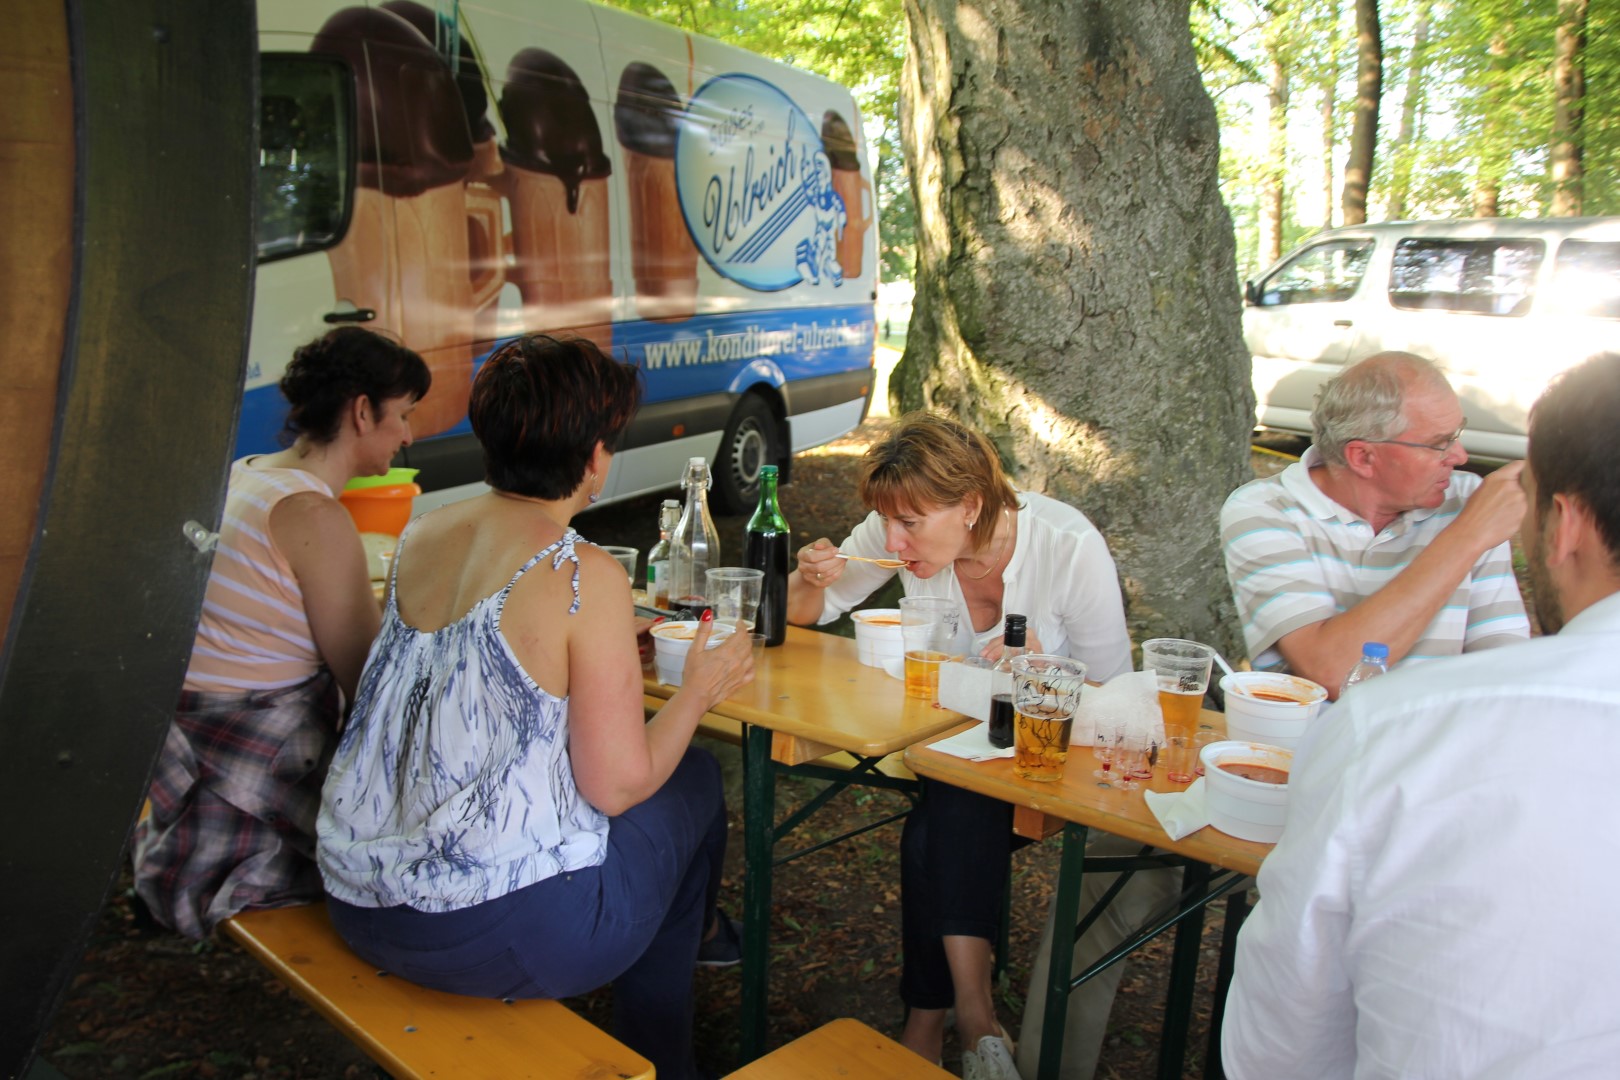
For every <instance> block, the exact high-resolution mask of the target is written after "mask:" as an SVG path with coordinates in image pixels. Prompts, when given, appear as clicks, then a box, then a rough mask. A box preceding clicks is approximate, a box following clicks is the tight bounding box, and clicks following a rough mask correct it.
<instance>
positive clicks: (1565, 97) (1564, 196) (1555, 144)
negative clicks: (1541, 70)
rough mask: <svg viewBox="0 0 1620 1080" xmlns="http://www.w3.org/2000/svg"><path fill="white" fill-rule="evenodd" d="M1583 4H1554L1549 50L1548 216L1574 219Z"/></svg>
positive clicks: (1578, 188) (1576, 0)
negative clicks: (1555, 23)
mask: <svg viewBox="0 0 1620 1080" xmlns="http://www.w3.org/2000/svg"><path fill="white" fill-rule="evenodd" d="M1586 7H1587V0H1558V31H1557V34H1556V35H1555V39H1554V40H1555V45H1554V47H1553V88H1554V95H1555V96H1554V98H1553V139H1552V150H1551V154H1550V155H1549V156H1550V157H1551V158H1552V180H1553V196H1552V213H1553V216H1554V217H1575V216H1577V215H1579V214H1580V213H1581V208H1582V205H1583V203H1584V199H1583V197H1582V189H1583V187H1584V184H1583V182H1582V180H1583V175H1584V174H1583V170H1582V166H1581V157H1582V151H1583V149H1584V146H1583V140H1582V138H1581V121H1582V118H1583V116H1584V114H1585V98H1586V64H1585V57H1584V55H1583V54H1584V53H1585V50H1586Z"/></svg>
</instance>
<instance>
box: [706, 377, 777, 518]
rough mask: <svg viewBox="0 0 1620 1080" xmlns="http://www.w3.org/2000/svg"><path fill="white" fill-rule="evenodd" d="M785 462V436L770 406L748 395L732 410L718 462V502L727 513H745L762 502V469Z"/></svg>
mask: <svg viewBox="0 0 1620 1080" xmlns="http://www.w3.org/2000/svg"><path fill="white" fill-rule="evenodd" d="M781 459H782V435H781V432H780V431H779V430H778V428H777V425H776V418H775V417H774V416H772V415H771V410H770V406H768V405H766V404H765V402H763V401H761V400H760V399H759V397H758V396H757V395H755V394H745V395H743V398H742V400H741V401H739V402H737V407H736V408H735V409H734V410H732V413H731V420H730V421H729V422H728V423H727V424H726V433H725V436H724V437H723V438H722V439H721V440H720V456H719V460H718V461H717V462H716V463H715V471H714V491H715V502H716V503H717V504H718V507H719V510H720V512H721V513H723V514H745V513H747V512H748V511H750V510H752V509H753V508H754V507H755V505H756V504H758V502H759V470H760V468H761V467H762V466H765V465H775V464H777V463H778V462H779V461H781Z"/></svg>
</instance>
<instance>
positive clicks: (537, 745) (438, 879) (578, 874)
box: [317, 335, 753, 1077]
mask: <svg viewBox="0 0 1620 1080" xmlns="http://www.w3.org/2000/svg"><path fill="white" fill-rule="evenodd" d="M639 398H640V384H639V383H638V381H637V372H636V370H635V369H634V368H632V367H630V366H629V365H626V364H620V363H617V362H615V361H613V360H611V359H609V358H608V357H606V356H604V355H603V354H602V353H601V351H600V350H599V349H597V348H596V346H594V345H592V344H591V343H590V342H588V341H580V340H558V339H554V338H550V337H545V336H542V335H531V336H529V337H524V338H520V339H518V340H516V341H513V342H511V343H509V344H507V345H505V346H503V347H501V348H500V349H498V350H496V352H495V353H494V354H493V355H492V356H491V357H490V358H489V360H488V361H487V362H486V363H485V364H484V366H483V368H482V369H481V370H480V372H479V375H478V378H477V379H476V381H475V382H474V384H473V390H472V400H471V405H470V407H469V410H468V415H469V418H470V419H471V421H472V427H473V432H474V433H475V434H476V435H477V436H478V440H479V442H480V443H481V444H482V446H483V448H484V463H485V471H486V480H487V481H488V483H489V485H490V487H491V488H492V490H491V491H490V492H489V493H488V494H487V495H482V496H479V497H477V498H473V499H467V500H464V501H462V502H458V503H454V504H452V505H450V506H446V507H444V508H442V509H440V510H437V511H435V512H433V513H431V514H428V515H426V516H424V517H423V518H421V519H420V520H418V521H417V522H415V523H414V524H413V525H412V526H411V527H410V529H409V530H408V531H407V532H406V533H405V535H404V536H402V537H401V538H400V543H399V546H398V548H397V555H396V557H395V560H394V579H393V581H392V582H391V584H390V588H389V596H388V602H387V607H386V610H385V611H384V615H383V628H382V633H381V635H380V636H379V637H378V639H377V641H376V643H375V644H374V645H373V646H372V650H371V655H370V657H369V658H368V659H367V661H366V667H365V670H364V672H363V673H362V675H361V679H360V688H359V692H358V694H357V696H356V700H355V706H354V711H353V714H352V716H351V717H350V720H349V724H348V727H347V728H346V729H345V730H344V732H343V736H342V739H341V741H340V742H339V744H338V749H337V755H336V758H335V760H334V761H333V763H332V768H331V772H330V773H329V775H328V778H327V781H326V786H325V788H324V790H323V792H322V800H321V812H320V819H319V822H318V834H319V846H318V850H317V855H318V861H319V863H320V868H321V874H322V877H323V878H324V880H325V883H326V889H327V892H328V894H329V907H330V909H331V913H332V922H333V924H334V925H335V926H336V928H337V930H338V933H340V934H341V935H342V936H343V938H344V940H345V941H347V942H348V943H349V945H350V947H351V948H353V949H354V951H355V952H356V953H357V954H359V955H360V956H361V957H363V958H365V959H366V960H367V961H368V962H370V963H374V964H376V965H377V966H378V967H381V968H383V969H384V970H387V971H391V972H393V973H395V974H397V975H400V976H403V977H405V978H407V979H410V980H411V981H413V982H417V983H420V984H422V985H424V986H430V987H433V988H435V989H439V990H446V991H450V992H453V993H462V994H472V995H478V996H485V997H543V998H560V997H568V996H571V995H574V994H579V993H583V992H586V991H589V990H593V989H595V988H596V987H598V986H602V985H604V984H606V983H608V982H612V983H613V985H614V995H613V998H614V1001H613V1004H614V1033H615V1034H616V1035H617V1036H618V1038H620V1039H621V1040H622V1041H623V1042H625V1043H626V1044H627V1045H629V1046H630V1047H631V1048H632V1049H634V1050H636V1051H637V1052H639V1053H641V1054H644V1055H645V1056H647V1057H648V1058H650V1059H651V1060H652V1062H653V1064H654V1065H655V1066H656V1067H657V1070H658V1075H659V1076H661V1077H691V1076H694V1075H696V1073H695V1067H694V1064H693V1060H692V967H693V965H694V963H695V962H696V961H697V959H698V952H699V944H700V940H701V939H703V938H704V937H705V935H706V934H707V935H709V936H713V935H714V934H716V933H718V932H724V933H726V934H728V935H730V934H734V927H732V925H731V924H730V922H729V920H725V919H723V918H721V917H719V916H718V914H717V912H716V910H715V903H714V902H715V894H716V893H717V892H718V889H719V882H720V870H721V863H722V861H723V859H724V855H725V830H726V821H725V806H724V803H723V801H722V796H721V785H720V771H719V766H718V765H717V764H716V763H715V761H714V759H713V758H712V757H711V756H709V755H708V754H707V753H705V752H703V751H701V750H697V749H694V748H692V747H690V746H689V743H690V741H691V738H692V733H693V731H694V730H696V728H697V723H698V720H699V718H700V717H702V715H703V714H704V713H705V712H706V711H708V710H709V709H710V708H711V707H712V706H714V705H715V704H717V703H718V702H720V701H721V700H722V699H724V698H725V697H726V696H728V695H729V694H731V693H732V692H734V691H735V690H736V689H738V688H739V687H741V686H742V685H744V684H746V683H747V682H748V681H749V680H751V679H752V677H753V662H752V658H751V656H750V651H749V647H748V646H749V642H748V639H747V636H746V635H740V634H739V635H735V640H733V641H728V642H726V643H725V644H724V645H722V646H720V647H718V648H715V649H712V650H705V649H704V647H703V644H704V642H705V641H706V640H707V639H708V636H709V633H710V630H711V627H710V624H709V623H708V622H707V621H705V622H704V623H702V624H701V626H700V629H699V630H698V636H697V638H696V639H695V640H694V642H693V648H692V649H691V651H690V653H689V654H688V660H687V665H686V670H685V673H684V681H683V683H682V686H681V689H680V690H679V692H677V693H676V695H675V696H674V697H673V698H671V699H670V701H669V703H668V704H667V705H666V706H665V707H664V708H663V709H662V710H661V711H660V712H659V713H658V715H657V716H655V717H654V718H653V719H652V720H651V721H650V722H646V723H643V716H644V713H643V705H642V695H641V665H640V660H639V656H638V652H637V646H636V632H635V627H634V624H633V605H632V603H631V599H630V595H629V585H628V582H627V581H626V579H625V575H624V570H623V568H622V567H621V566H620V565H619V563H618V562H617V561H616V560H614V558H613V557H612V556H611V555H609V554H607V553H606V552H604V551H602V550H600V549H599V548H597V547H594V546H593V545H591V544H589V543H586V542H585V541H584V540H581V539H580V537H579V536H578V534H576V533H575V532H574V531H573V529H572V528H571V527H570V525H569V522H570V520H571V519H572V518H573V516H574V514H575V513H577V512H578V511H579V510H581V509H582V508H584V507H585V506H586V505H587V504H589V503H591V502H594V501H595V499H596V496H597V494H598V493H599V492H600V490H601V486H602V481H603V479H604V478H605V477H606V476H607V471H608V466H609V463H610V460H611V457H612V453H613V450H614V448H615V447H616V446H617V445H618V442H619V439H620V437H621V436H622V434H623V432H624V429H625V427H626V426H627V425H628V423H629V421H630V417H631V416H632V415H633V414H634V413H635V410H636V405H637V403H638V401H639Z"/></svg>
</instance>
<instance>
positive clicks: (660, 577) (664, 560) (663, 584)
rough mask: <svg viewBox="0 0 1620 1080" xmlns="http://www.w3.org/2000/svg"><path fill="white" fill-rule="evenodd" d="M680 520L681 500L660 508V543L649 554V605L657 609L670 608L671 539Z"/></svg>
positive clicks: (667, 503)
mask: <svg viewBox="0 0 1620 1080" xmlns="http://www.w3.org/2000/svg"><path fill="white" fill-rule="evenodd" d="M680 520H681V504H680V500H678V499H665V500H664V502H663V505H662V506H660V507H659V508H658V543H656V544H654V545H653V546H652V550H651V551H649V552H647V603H649V604H651V605H652V606H653V607H655V608H664V609H665V610H668V608H669V546H670V540H669V538H670V537H671V536H674V535H675V526H676V525H678V524H680Z"/></svg>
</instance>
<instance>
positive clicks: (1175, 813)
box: [1142, 776, 1209, 840]
mask: <svg viewBox="0 0 1620 1080" xmlns="http://www.w3.org/2000/svg"><path fill="white" fill-rule="evenodd" d="M1142 795H1143V797H1144V798H1145V799H1146V800H1147V805H1148V809H1149V810H1151V811H1153V816H1154V817H1156V818H1158V819H1159V824H1160V825H1162V826H1163V827H1164V831H1165V833H1166V834H1167V835H1168V836H1169V837H1170V839H1172V840H1180V839H1181V838H1182V837H1183V836H1189V835H1191V834H1192V833H1195V832H1197V831H1198V830H1199V829H1202V828H1203V827H1204V826H1205V825H1208V824H1209V808H1208V807H1206V806H1205V805H1204V778H1203V777H1202V776H1200V777H1199V778H1198V779H1196V780H1194V781H1193V782H1192V783H1191V784H1188V785H1187V790H1186V791H1144V792H1143V793H1142Z"/></svg>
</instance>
